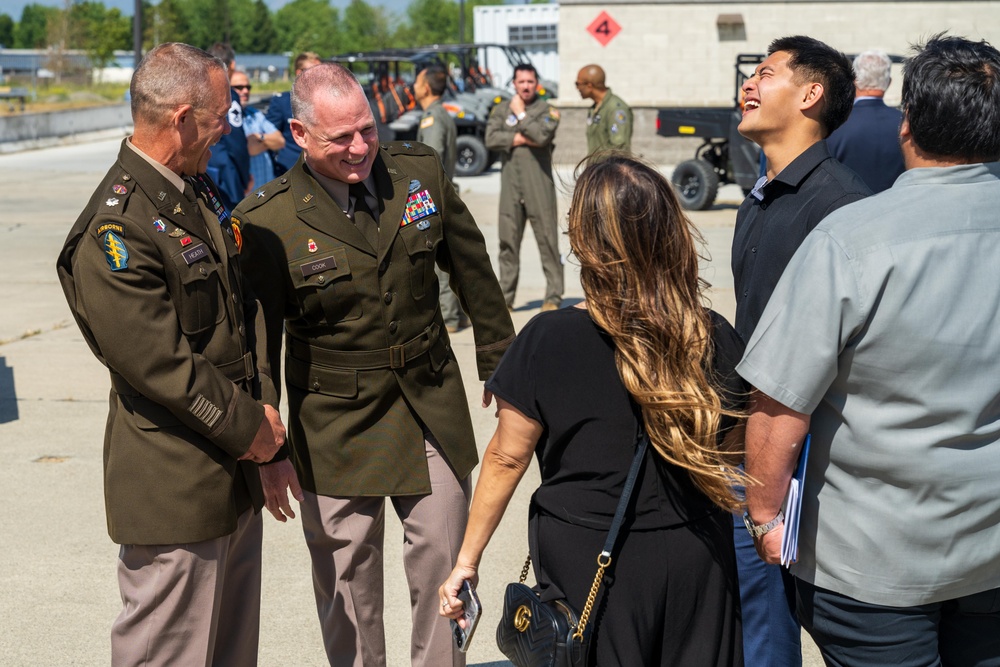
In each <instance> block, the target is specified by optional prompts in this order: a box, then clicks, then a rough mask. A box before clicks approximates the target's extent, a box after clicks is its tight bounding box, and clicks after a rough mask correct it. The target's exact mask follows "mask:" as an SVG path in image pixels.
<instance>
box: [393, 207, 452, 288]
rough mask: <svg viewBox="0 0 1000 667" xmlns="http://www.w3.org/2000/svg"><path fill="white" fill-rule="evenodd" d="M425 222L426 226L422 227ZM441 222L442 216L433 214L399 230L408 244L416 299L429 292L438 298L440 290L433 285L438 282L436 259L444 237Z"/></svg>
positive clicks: (411, 280) (411, 283)
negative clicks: (435, 272) (435, 266)
mask: <svg viewBox="0 0 1000 667" xmlns="http://www.w3.org/2000/svg"><path fill="white" fill-rule="evenodd" d="M424 224H426V227H425V228H423V229H421V226H423V225H424ZM441 224H442V223H441V216H438V215H432V216H429V217H426V218H423V219H421V220H417V221H416V222H411V223H410V224H408V225H406V226H405V227H403V228H402V229H401V230H399V236H400V238H401V239H402V240H403V244H404V245H405V246H406V254H407V255H409V257H410V289H411V291H412V292H413V298H414V299H422V298H424V297H425V296H427V294H428V293H432V294H433V295H434V297H435V298H437V295H438V291H437V290H436V289H434V290H432V289H431V287H432V286H435V285H436V284H437V277H436V276H435V275H434V261H435V259H436V257H437V251H438V246H439V245H441V241H442V239H443V238H444V230H443V228H442V226H441Z"/></svg>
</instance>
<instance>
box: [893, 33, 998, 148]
mask: <svg viewBox="0 0 1000 667" xmlns="http://www.w3.org/2000/svg"><path fill="white" fill-rule="evenodd" d="M913 50H914V52H915V55H914V56H912V57H911V58H908V59H907V60H906V62H905V63H904V65H903V112H904V113H905V114H906V120H907V122H908V123H909V126H910V133H911V134H912V136H913V141H914V142H915V143H916V145H917V146H919V147H920V149H921V150H923V151H926V152H927V153H930V154H932V155H940V156H944V157H958V158H962V159H963V160H967V161H969V162H994V161H996V160H997V159H1000V53H998V52H997V50H996V49H995V48H994V47H993V46H991V45H990V44H989V43H988V42H986V41H980V42H972V41H970V40H967V39H964V38H962V37H950V36H945V35H944V34H943V33H939V34H937V35H935V36H933V37H931V38H930V39H929V40H928V41H927V43H926V44H924V45H923V46H920V45H915V46H914V47H913Z"/></svg>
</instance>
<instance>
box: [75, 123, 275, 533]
mask: <svg viewBox="0 0 1000 667" xmlns="http://www.w3.org/2000/svg"><path fill="white" fill-rule="evenodd" d="M161 225H162V227H161ZM161 230H162V231H161ZM178 230H180V231H178ZM234 239H235V236H234V235H233V231H232V230H231V228H230V226H229V224H228V222H227V223H226V224H225V225H220V223H219V219H218V217H216V215H215V214H214V213H212V212H211V211H210V210H209V209H208V208H207V207H206V206H205V204H204V203H201V202H198V203H195V202H192V201H190V200H189V199H187V198H186V197H185V196H184V195H182V194H181V193H179V192H178V191H177V188H176V187H174V186H173V185H172V184H171V183H170V182H169V181H168V180H167V179H165V178H164V177H163V175H162V174H160V173H159V172H158V171H157V170H156V169H155V168H154V167H153V166H152V165H150V164H149V163H148V162H146V161H145V160H143V159H142V158H141V157H140V156H139V155H138V154H136V153H135V152H134V151H132V149H131V148H129V147H127V146H126V145H125V144H124V142H123V144H122V147H121V151H120V153H119V156H118V161H117V162H116V163H115V165H114V166H113V167H111V170H110V171H109V172H108V173H107V175H106V176H105V177H104V180H103V181H102V182H101V185H100V186H99V187H98V188H97V191H96V192H95V193H94V195H93V197H92V198H91V200H90V203H88V204H87V207H86V208H85V209H84V211H83V213H81V214H80V217H79V218H78V219H77V221H76V224H74V225H73V229H72V230H71V231H70V233H69V236H68V237H67V239H66V244H65V246H64V247H63V250H62V252H61V253H60V255H59V259H58V262H57V271H58V274H59V281H60V282H61V283H62V287H63V291H64V292H65V294H66V299H67V301H68V302H69V307H70V310H71V311H72V312H73V316H74V317H75V318H76V321H77V324H78V325H79V326H80V330H81V331H82V332H83V335H84V338H85V339H86V341H87V343H88V344H89V345H90V348H91V350H92V351H93V352H94V354H95V355H96V356H97V358H98V359H99V360H100V361H101V363H102V364H104V365H105V366H107V367H108V370H110V372H111V385H112V390H111V397H110V398H111V400H110V404H111V405H110V413H109V414H108V421H107V430H106V432H105V438H104V493H105V502H106V506H107V519H108V532H109V534H110V535H111V539H112V540H114V541H115V542H118V543H120V544H180V543H188V542H199V541H202V540H207V539H213V538H216V537H221V536H223V535H227V534H229V533H232V532H233V531H234V530H235V529H236V520H237V517H238V516H239V514H240V513H242V512H243V511H245V510H246V509H247V508H249V507H250V506H251V505H252V506H253V507H254V508H255V509H258V510H259V509H260V507H261V506H262V504H263V495H262V493H261V489H260V478H259V474H258V471H257V466H256V464H254V463H250V462H245V461H237V458H238V457H240V456H242V455H243V454H244V453H246V451H247V450H248V449H249V448H250V444H251V443H252V442H253V439H254V437H255V435H256V433H257V429H258V428H259V426H260V424H261V421H262V420H263V419H264V408H263V406H262V405H261V403H260V402H258V401H257V400H255V397H261V396H263V397H264V398H265V400H267V401H268V402H270V403H271V404H273V405H276V404H277V395H276V392H275V390H274V387H273V384H272V382H271V380H270V377H269V375H268V374H267V369H266V367H264V363H265V362H266V356H265V354H264V352H265V349H264V346H263V317H262V316H260V317H258V315H260V313H259V311H258V308H257V304H256V302H255V301H254V299H253V296H252V294H251V292H249V291H248V290H246V289H245V288H244V285H243V277H242V275H241V274H240V268H239V256H238V250H237V246H236V243H235V242H234ZM258 342H259V343H260V347H259V349H258V348H257V347H256V346H257V343H258ZM258 353H259V354H258ZM258 360H259V361H260V365H259V366H258ZM258 371H260V373H259V374H258Z"/></svg>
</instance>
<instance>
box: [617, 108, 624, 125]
mask: <svg viewBox="0 0 1000 667" xmlns="http://www.w3.org/2000/svg"><path fill="white" fill-rule="evenodd" d="M615 121H616V122H617V123H618V124H619V125H624V124H625V112H624V111H622V110H621V109H619V110H618V111H616V112H615Z"/></svg>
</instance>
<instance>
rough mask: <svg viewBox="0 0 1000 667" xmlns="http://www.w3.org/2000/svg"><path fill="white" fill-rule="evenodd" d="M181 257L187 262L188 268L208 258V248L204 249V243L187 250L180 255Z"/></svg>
mask: <svg viewBox="0 0 1000 667" xmlns="http://www.w3.org/2000/svg"><path fill="white" fill-rule="evenodd" d="M181 257H183V258H184V261H185V262H187V264H188V266H191V265H192V264H194V263H195V262H197V261H199V260H202V259H205V258H207V257H208V248H206V247H205V244H204V243H199V244H198V245H196V246H195V247H193V248H188V249H187V250H185V251H184V252H182V253H181Z"/></svg>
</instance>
